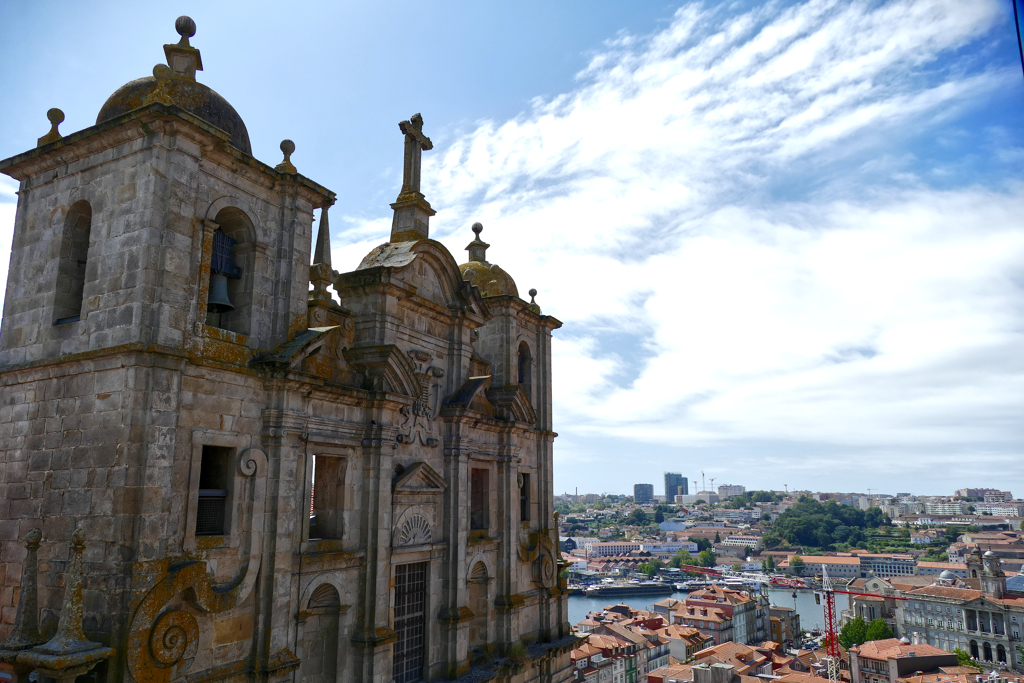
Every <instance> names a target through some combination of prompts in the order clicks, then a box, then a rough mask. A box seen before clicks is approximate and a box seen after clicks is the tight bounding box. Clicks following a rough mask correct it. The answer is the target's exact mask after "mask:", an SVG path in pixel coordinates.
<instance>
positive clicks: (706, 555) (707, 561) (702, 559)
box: [697, 550, 718, 567]
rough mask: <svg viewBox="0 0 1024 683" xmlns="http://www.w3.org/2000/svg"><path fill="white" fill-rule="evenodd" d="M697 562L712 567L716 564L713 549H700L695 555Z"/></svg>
mask: <svg viewBox="0 0 1024 683" xmlns="http://www.w3.org/2000/svg"><path fill="white" fill-rule="evenodd" d="M697 564H699V565H700V566H702V567H714V566H715V565H716V564H718V561H717V559H716V558H715V553H714V551H713V550H701V551H700V555H698V556H697Z"/></svg>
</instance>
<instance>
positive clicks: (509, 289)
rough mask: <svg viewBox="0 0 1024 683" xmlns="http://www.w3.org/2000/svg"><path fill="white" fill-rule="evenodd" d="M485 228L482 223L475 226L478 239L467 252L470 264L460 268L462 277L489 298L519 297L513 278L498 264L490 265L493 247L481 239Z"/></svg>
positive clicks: (470, 244) (471, 243) (474, 240)
mask: <svg viewBox="0 0 1024 683" xmlns="http://www.w3.org/2000/svg"><path fill="white" fill-rule="evenodd" d="M483 229H484V226H482V225H481V224H480V223H474V224H473V232H474V233H476V237H475V238H474V239H473V241H472V242H470V243H469V246H467V247H466V251H468V252H469V262H467V263H463V264H462V265H461V266H459V271H460V272H461V273H462V277H464V278H465V279H466V280H468V281H469V282H470V283H472V284H474V285H476V286H477V288H479V290H480V295H481V296H484V297H488V296H515V297H518V296H519V289H517V288H516V282H515V280H513V279H512V276H511V275H509V274H508V273H506V272H505V270H504V269H503V268H502V267H501V266H499V265H498V264H496V263H488V261H487V247H489V246H491V245H489V244H487V243H486V242H484V241H483V240H482V239H480V233H481V232H483Z"/></svg>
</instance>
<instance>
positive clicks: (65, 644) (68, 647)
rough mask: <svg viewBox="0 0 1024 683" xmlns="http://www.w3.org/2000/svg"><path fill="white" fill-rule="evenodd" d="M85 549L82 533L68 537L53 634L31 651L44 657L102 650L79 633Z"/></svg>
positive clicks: (76, 531) (80, 631)
mask: <svg viewBox="0 0 1024 683" xmlns="http://www.w3.org/2000/svg"><path fill="white" fill-rule="evenodd" d="M84 550H85V532H84V531H82V529H81V528H78V529H75V532H74V533H73V534H71V558H70V559H71V561H70V562H69V563H68V564H69V567H68V572H67V579H66V581H67V582H66V584H65V585H64V605H63V607H61V610H60V621H59V622H58V624H57V633H55V634H54V636H53V638H50V640H49V641H47V642H46V643H44V644H43V645H40V646H39V647H37V648H35V651H36V652H40V653H42V654H48V655H65V654H70V653H72V652H82V651H84V650H91V649H93V648H98V647H102V646H101V645H100V644H99V643H94V642H92V641H89V640H86V638H85V633H83V632H82V552H83V551H84Z"/></svg>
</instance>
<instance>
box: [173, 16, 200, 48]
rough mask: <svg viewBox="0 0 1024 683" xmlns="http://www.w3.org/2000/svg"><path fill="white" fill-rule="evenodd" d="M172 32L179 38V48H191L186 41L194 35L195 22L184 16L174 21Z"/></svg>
mask: <svg viewBox="0 0 1024 683" xmlns="http://www.w3.org/2000/svg"><path fill="white" fill-rule="evenodd" d="M174 30H175V31H177V32H178V35H179V36H181V40H179V41H178V45H180V46H181V47H192V46H191V45H190V44H189V42H188V39H189V38H191V37H192V36H194V35H195V34H196V22H195V21H194V20H193V19H192V17H189V16H185V15H184V14H183V15H181V16H180V17H178V18H177V19H175V20H174Z"/></svg>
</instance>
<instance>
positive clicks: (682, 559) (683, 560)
mask: <svg viewBox="0 0 1024 683" xmlns="http://www.w3.org/2000/svg"><path fill="white" fill-rule="evenodd" d="M684 564H691V565H692V564H693V556H692V555H690V553H688V552H686V551H685V550H680V551H679V552H678V553H676V554H675V555H673V556H672V559H671V560H669V561H668V566H670V567H675V568H676V569H679V568H680V567H681V566H683V565H684Z"/></svg>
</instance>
